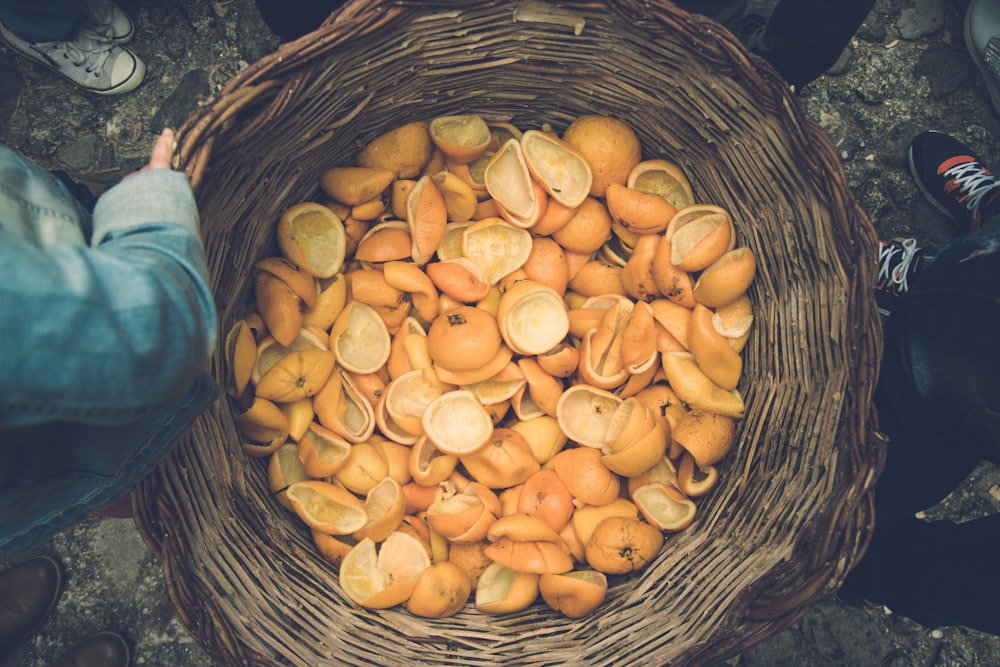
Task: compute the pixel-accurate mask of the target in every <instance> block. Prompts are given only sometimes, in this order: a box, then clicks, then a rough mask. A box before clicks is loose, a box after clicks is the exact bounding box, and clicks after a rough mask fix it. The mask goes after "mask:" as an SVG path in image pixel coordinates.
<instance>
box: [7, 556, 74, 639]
mask: <svg viewBox="0 0 1000 667" xmlns="http://www.w3.org/2000/svg"><path fill="white" fill-rule="evenodd" d="M62 590H63V576H62V568H61V567H60V566H59V563H57V562H56V561H55V560H54V559H52V558H50V557H49V556H38V557H36V558H32V559H31V560H29V561H26V562H24V563H21V564H20V565H15V566H14V567H12V568H10V569H8V570H7V571H5V572H3V573H2V574H0V657H2V656H4V655H6V654H7V652H8V651H10V649H11V648H13V647H14V645H15V644H17V643H18V642H19V641H21V640H23V639H25V638H27V637H29V636H30V635H31V634H32V633H33V632H34V631H35V629H37V628H38V626H40V625H41V624H42V622H43V621H44V620H45V617H46V616H48V615H49V612H50V611H52V608H53V607H55V605H56V602H57V601H58V600H59V596H60V595H61V594H62Z"/></svg>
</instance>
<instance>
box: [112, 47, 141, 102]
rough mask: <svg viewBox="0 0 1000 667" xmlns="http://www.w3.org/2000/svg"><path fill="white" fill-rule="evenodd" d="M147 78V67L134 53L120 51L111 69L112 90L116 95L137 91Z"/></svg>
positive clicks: (124, 50)
mask: <svg viewBox="0 0 1000 667" xmlns="http://www.w3.org/2000/svg"><path fill="white" fill-rule="evenodd" d="M145 76H146V65H145V64H144V63H143V62H142V60H140V59H139V57H138V56H136V55H135V54H134V53H132V52H131V51H129V50H127V49H119V53H118V55H117V56H116V57H115V60H114V64H113V65H111V67H110V75H109V78H110V79H111V90H110V92H113V93H115V94H120V93H127V92H129V91H132V90H135V89H136V88H138V87H139V84H140V83H142V80H143V79H144V78H145Z"/></svg>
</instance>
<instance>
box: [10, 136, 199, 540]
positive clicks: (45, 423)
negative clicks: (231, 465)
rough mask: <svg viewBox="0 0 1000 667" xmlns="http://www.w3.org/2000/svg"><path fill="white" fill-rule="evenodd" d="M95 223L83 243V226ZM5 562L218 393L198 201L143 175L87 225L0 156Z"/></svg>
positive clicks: (71, 517)
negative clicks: (212, 372)
mask: <svg viewBox="0 0 1000 667" xmlns="http://www.w3.org/2000/svg"><path fill="white" fill-rule="evenodd" d="M91 227H92V230H93V231H92V233H91V234H88V233H87V230H88V229H89V228H91ZM0 313H3V315H2V316H0V555H9V554H12V553H15V552H17V551H21V550H23V549H26V548H28V547H29V546H30V545H31V544H32V543H33V542H34V541H37V540H38V539H41V538H42V537H45V536H46V535H48V534H50V533H52V532H54V531H56V530H59V529H61V528H64V527H65V526H67V525H69V524H71V523H73V522H75V521H77V520H79V519H81V518H83V517H84V516H86V515H87V514H88V513H89V512H91V511H92V510H93V509H96V508H98V507H100V506H102V505H105V504H107V503H109V502H111V501H113V500H114V499H115V498H116V497H117V496H118V495H120V494H121V493H123V492H125V491H127V490H128V489H129V488H130V487H131V486H132V485H134V484H135V483H136V482H137V481H138V480H139V479H141V478H142V476H144V475H145V474H146V473H147V472H148V471H149V470H150V468H151V467H152V466H153V465H154V464H155V462H156V461H157V460H159V459H160V458H161V457H162V456H164V455H165V454H166V453H167V452H168V451H169V449H170V448H171V447H172V446H173V444H174V442H175V441H176V439H177V438H178V437H179V436H180V435H181V434H182V433H183V432H184V431H185V430H186V429H187V428H188V427H189V426H190V424H191V423H192V422H193V420H194V419H195V418H196V417H197V416H198V414H200V413H201V412H202V411H203V410H204V408H205V407H207V405H209V404H210V403H211V401H213V400H215V398H216V397H217V395H218V388H217V387H216V386H215V383H214V382H213V381H212V380H211V379H210V378H209V377H208V376H207V375H205V374H204V370H205V368H206V366H207V364H208V360H209V357H210V356H211V352H212V350H213V349H214V346H215V341H216V336H217V331H216V326H217V325H216V315H215V306H214V301H213V298H212V294H211V291H210V289H209V287H208V283H207V268H206V265H205V256H204V249H203V247H202V245H201V240H200V233H199V221H198V213H197V208H196V205H195V202H194V197H193V195H192V193H191V189H190V187H189V185H188V183H187V179H186V177H185V176H184V175H183V174H180V173H176V172H173V171H170V170H167V169H157V170H150V171H147V172H144V173H141V174H136V175H134V176H132V177H130V178H127V179H125V180H124V181H123V182H122V183H120V184H118V185H117V186H115V187H114V188H112V189H111V190H109V191H108V192H106V193H105V194H104V195H103V196H102V197H101V198H100V199H99V201H98V202H97V206H96V207H95V209H94V214H93V217H92V218H90V216H88V215H87V213H86V211H85V210H84V209H83V208H82V207H81V206H79V205H78V204H77V202H76V201H75V200H74V199H73V198H72V197H71V196H69V194H68V193H67V191H66V188H65V186H64V185H63V184H62V183H61V182H59V181H58V180H57V179H55V178H53V177H52V176H51V175H49V174H48V172H46V171H45V170H44V169H41V168H40V167H38V166H37V165H34V164H32V163H30V162H28V161H26V160H23V159H21V158H20V157H19V156H17V155H16V154H15V153H13V152H12V151H9V150H7V149H5V148H2V147H0Z"/></svg>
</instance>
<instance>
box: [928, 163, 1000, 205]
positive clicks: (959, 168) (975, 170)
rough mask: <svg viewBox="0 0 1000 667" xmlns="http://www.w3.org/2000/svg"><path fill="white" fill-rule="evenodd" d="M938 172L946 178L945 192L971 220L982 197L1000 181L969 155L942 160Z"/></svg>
mask: <svg viewBox="0 0 1000 667" xmlns="http://www.w3.org/2000/svg"><path fill="white" fill-rule="evenodd" d="M938 173H939V174H940V175H942V176H944V177H945V178H946V179H947V181H946V182H945V186H944V190H945V192H946V193H948V194H949V195H951V196H952V197H954V198H955V201H957V202H958V203H959V204H961V205H962V206H963V207H964V208H965V210H966V211H968V212H969V213H970V214H971V215H972V218H973V220H976V218H977V216H978V213H979V204H980V203H981V202H982V200H983V197H985V196H986V195H988V194H990V193H991V192H993V190H995V189H996V188H1000V182H997V179H996V177H995V176H994V175H993V174H992V172H990V170H989V169H987V168H986V167H983V166H982V165H980V164H979V162H977V161H976V159H975V158H974V157H972V156H971V155H959V156H957V157H953V158H951V159H949V160H946V161H945V162H942V163H941V166H940V167H938ZM997 194H1000V191H998V192H997Z"/></svg>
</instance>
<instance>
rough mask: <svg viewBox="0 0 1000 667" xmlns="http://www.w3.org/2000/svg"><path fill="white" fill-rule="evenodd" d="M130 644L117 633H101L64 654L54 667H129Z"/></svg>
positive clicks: (53, 664)
mask: <svg viewBox="0 0 1000 667" xmlns="http://www.w3.org/2000/svg"><path fill="white" fill-rule="evenodd" d="M130 659H131V651H130V650H129V646H128V642H126V641H125V638H124V637H122V636H121V635H120V634H118V633H117V632H100V633H98V634H96V635H94V636H92V637H88V638H87V639H84V640H83V641H82V642H80V643H79V644H77V645H76V646H74V647H73V648H71V649H70V650H69V651H67V652H66V653H64V654H63V655H62V656H61V657H60V658H59V659H58V660H56V661H55V662H54V663H52V667H127V665H128V664H129V661H130Z"/></svg>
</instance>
